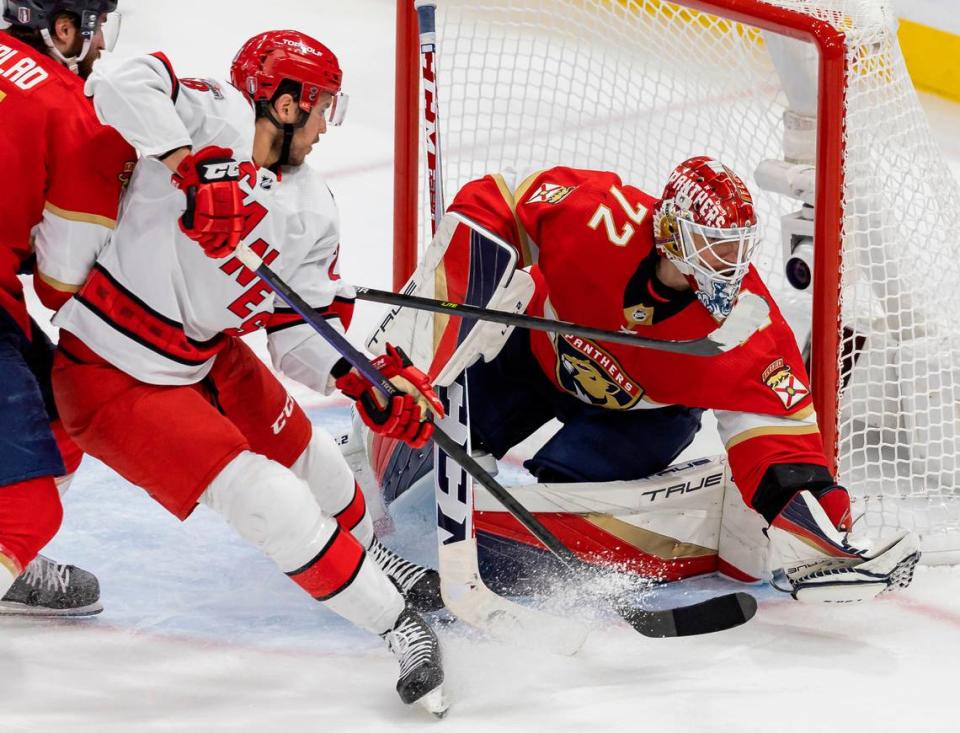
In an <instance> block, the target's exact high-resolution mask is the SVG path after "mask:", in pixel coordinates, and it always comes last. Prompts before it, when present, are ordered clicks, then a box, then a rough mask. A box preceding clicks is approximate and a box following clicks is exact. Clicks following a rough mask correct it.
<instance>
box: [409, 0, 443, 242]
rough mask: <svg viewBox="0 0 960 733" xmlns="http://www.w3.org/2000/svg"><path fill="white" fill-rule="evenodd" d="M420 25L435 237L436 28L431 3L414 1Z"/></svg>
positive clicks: (438, 204) (439, 183) (439, 188)
mask: <svg viewBox="0 0 960 733" xmlns="http://www.w3.org/2000/svg"><path fill="white" fill-rule="evenodd" d="M414 7H415V8H416V10H417V22H418V24H419V26H420V73H421V78H422V80H423V96H424V100H423V101H424V123H425V124H424V136H425V138H426V144H427V184H428V188H429V194H430V226H431V231H432V232H433V233H434V234H436V232H437V227H438V226H439V224H440V219H442V218H443V179H442V178H441V175H440V173H441V171H442V170H443V165H442V163H441V160H440V111H439V109H440V105H439V103H438V102H437V68H436V57H437V26H436V17H435V14H436V10H437V4H436V2H435V0H416V2H415V3H414Z"/></svg>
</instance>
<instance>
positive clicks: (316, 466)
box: [290, 429, 374, 547]
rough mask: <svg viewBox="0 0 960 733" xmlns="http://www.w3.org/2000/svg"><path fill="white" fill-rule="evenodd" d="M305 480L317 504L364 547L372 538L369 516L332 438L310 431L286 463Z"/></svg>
mask: <svg viewBox="0 0 960 733" xmlns="http://www.w3.org/2000/svg"><path fill="white" fill-rule="evenodd" d="M290 470H291V471H293V472H294V473H295V474H297V476H299V477H300V478H302V479H303V480H304V481H306V482H307V485H308V486H309V487H310V491H311V492H313V496H314V498H315V499H316V500H317V503H318V504H319V505H320V508H321V509H322V510H323V511H324V512H325V513H327V514H329V515H330V516H331V517H334V518H336V519H337V520H338V521H339V523H340V526H341V527H343V528H344V529H347V530H349V531H350V533H351V534H352V535H353V536H354V537H356V538H357V541H359V542H360V544H361V545H363V546H364V547H370V543H371V542H373V536H374V535H373V520H372V518H371V517H370V512H369V511H367V508H366V504H365V501H364V497H363V492H362V491H360V489H359V487H358V485H357V482H356V479H355V478H354V475H353V472H352V471H351V470H350V466H349V465H348V464H347V461H346V459H345V458H344V457H343V454H342V453H341V452H340V449H339V448H338V447H337V444H336V443H335V442H334V440H333V438H332V437H331V436H330V435H329V434H327V433H325V432H323V431H322V430H316V429H314V431H313V437H312V438H311V439H310V443H309V444H308V445H307V448H306V450H304V452H303V453H302V454H301V455H300V457H299V458H298V459H297V460H296V462H294V464H293V465H292V466H291V467H290Z"/></svg>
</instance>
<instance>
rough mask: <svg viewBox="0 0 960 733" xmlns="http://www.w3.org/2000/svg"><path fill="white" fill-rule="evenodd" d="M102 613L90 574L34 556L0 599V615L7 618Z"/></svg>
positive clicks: (94, 583) (97, 587)
mask: <svg viewBox="0 0 960 733" xmlns="http://www.w3.org/2000/svg"><path fill="white" fill-rule="evenodd" d="M102 610H103V606H102V605H101V604H100V584H99V583H98V582H97V578H96V576H94V575H93V573H88V572H87V571H86V570H81V569H80V568H78V567H74V566H73V565H62V564H60V563H58V562H55V561H53V560H51V559H50V558H48V557H44V556H43V555H37V557H36V558H35V559H34V560H33V562H31V563H30V564H29V565H27V567H26V568H25V569H24V571H23V573H21V575H20V577H19V578H17V579H16V580H15V581H14V582H13V585H12V586H10V590H8V591H7V594H6V595H5V596H4V597H3V598H0V614H7V615H22V616H93V615H94V614H97V613H100V612H101V611H102Z"/></svg>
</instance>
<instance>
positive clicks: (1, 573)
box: [0, 552, 19, 598]
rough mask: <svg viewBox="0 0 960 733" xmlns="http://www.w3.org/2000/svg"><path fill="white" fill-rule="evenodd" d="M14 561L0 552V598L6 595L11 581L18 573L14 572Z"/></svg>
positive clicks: (11, 583)
mask: <svg viewBox="0 0 960 733" xmlns="http://www.w3.org/2000/svg"><path fill="white" fill-rule="evenodd" d="M15 569H16V562H15V561H14V560H12V559H11V558H9V557H7V556H6V555H4V554H3V553H2V552H0V598H3V597H4V596H5V595H7V591H8V590H10V586H11V585H13V581H15V580H16V579H17V576H18V575H19V573H17V572H15Z"/></svg>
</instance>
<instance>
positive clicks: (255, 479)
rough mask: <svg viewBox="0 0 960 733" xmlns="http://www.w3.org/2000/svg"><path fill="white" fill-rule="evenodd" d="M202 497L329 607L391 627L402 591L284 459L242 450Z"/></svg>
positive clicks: (378, 627) (375, 628)
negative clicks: (290, 468) (323, 507)
mask: <svg viewBox="0 0 960 733" xmlns="http://www.w3.org/2000/svg"><path fill="white" fill-rule="evenodd" d="M201 501H203V503H204V504H206V505H207V506H209V507H210V508H211V509H213V510H214V511H216V512H217V513H219V514H220V515H221V516H223V517H224V518H225V519H226V520H227V522H229V524H230V525H231V526H232V527H233V528H234V529H235V530H236V531H237V533H238V534H240V536H241V537H243V538H244V539H246V540H248V541H249V542H251V543H252V544H254V545H255V546H256V547H258V548H259V549H260V550H262V551H263V552H264V553H265V554H266V555H267V556H268V557H270V559H272V560H273V561H274V562H275V563H276V564H277V566H278V567H279V568H280V569H281V570H282V571H283V572H284V573H286V574H287V575H288V576H290V578H291V580H293V581H294V582H295V583H297V584H298V585H299V586H300V587H301V588H303V589H304V590H305V591H307V592H308V593H309V594H310V595H311V596H313V597H314V598H316V599H317V600H318V601H321V602H323V603H324V604H325V605H327V606H328V607H329V608H330V609H331V610H333V611H335V612H336V613H338V614H340V615H341V616H343V617H344V618H346V619H347V620H349V621H352V622H353V623H355V624H357V625H358V626H361V627H363V628H365V629H368V630H369V631H372V632H373V633H376V634H381V633H383V632H384V631H387V630H389V629H390V628H392V627H393V624H394V622H395V621H396V619H397V617H398V616H399V615H400V612H401V611H402V610H403V607H404V601H403V597H402V596H401V595H400V593H399V592H398V591H397V589H396V588H395V587H394V585H393V584H392V583H391V582H390V580H389V579H388V578H387V576H386V575H384V573H383V571H382V570H380V568H379V567H378V566H377V564H376V563H375V562H373V561H372V560H371V559H369V558H367V557H366V553H365V552H364V550H363V548H362V547H361V546H360V544H359V543H358V542H357V540H356V539H354V538H353V537H352V536H351V535H350V534H349V533H348V532H345V531H344V530H342V529H341V528H340V526H339V525H338V524H337V522H336V520H334V519H333V518H332V517H330V516H328V515H326V514H324V512H323V511H321V509H320V507H319V506H318V504H317V501H316V499H315V498H314V496H313V494H311V492H310V490H309V489H308V488H307V485H306V484H305V483H304V482H303V481H302V480H301V479H299V478H298V477H297V476H296V475H295V474H293V473H292V472H291V471H289V470H288V469H286V468H284V467H283V466H281V465H280V464H279V463H275V462H274V461H271V460H269V459H267V458H264V457H263V456H260V455H257V454H256V453H251V452H249V451H244V452H243V453H241V454H240V455H239V456H237V457H236V458H235V459H234V460H233V461H231V462H230V463H229V464H228V465H227V466H226V467H225V468H224V469H223V471H221V472H220V474H219V475H218V476H217V477H216V478H215V479H214V480H213V481H212V482H211V484H210V486H208V487H207V490H206V491H205V492H204V493H203V496H202V497H201Z"/></svg>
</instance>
